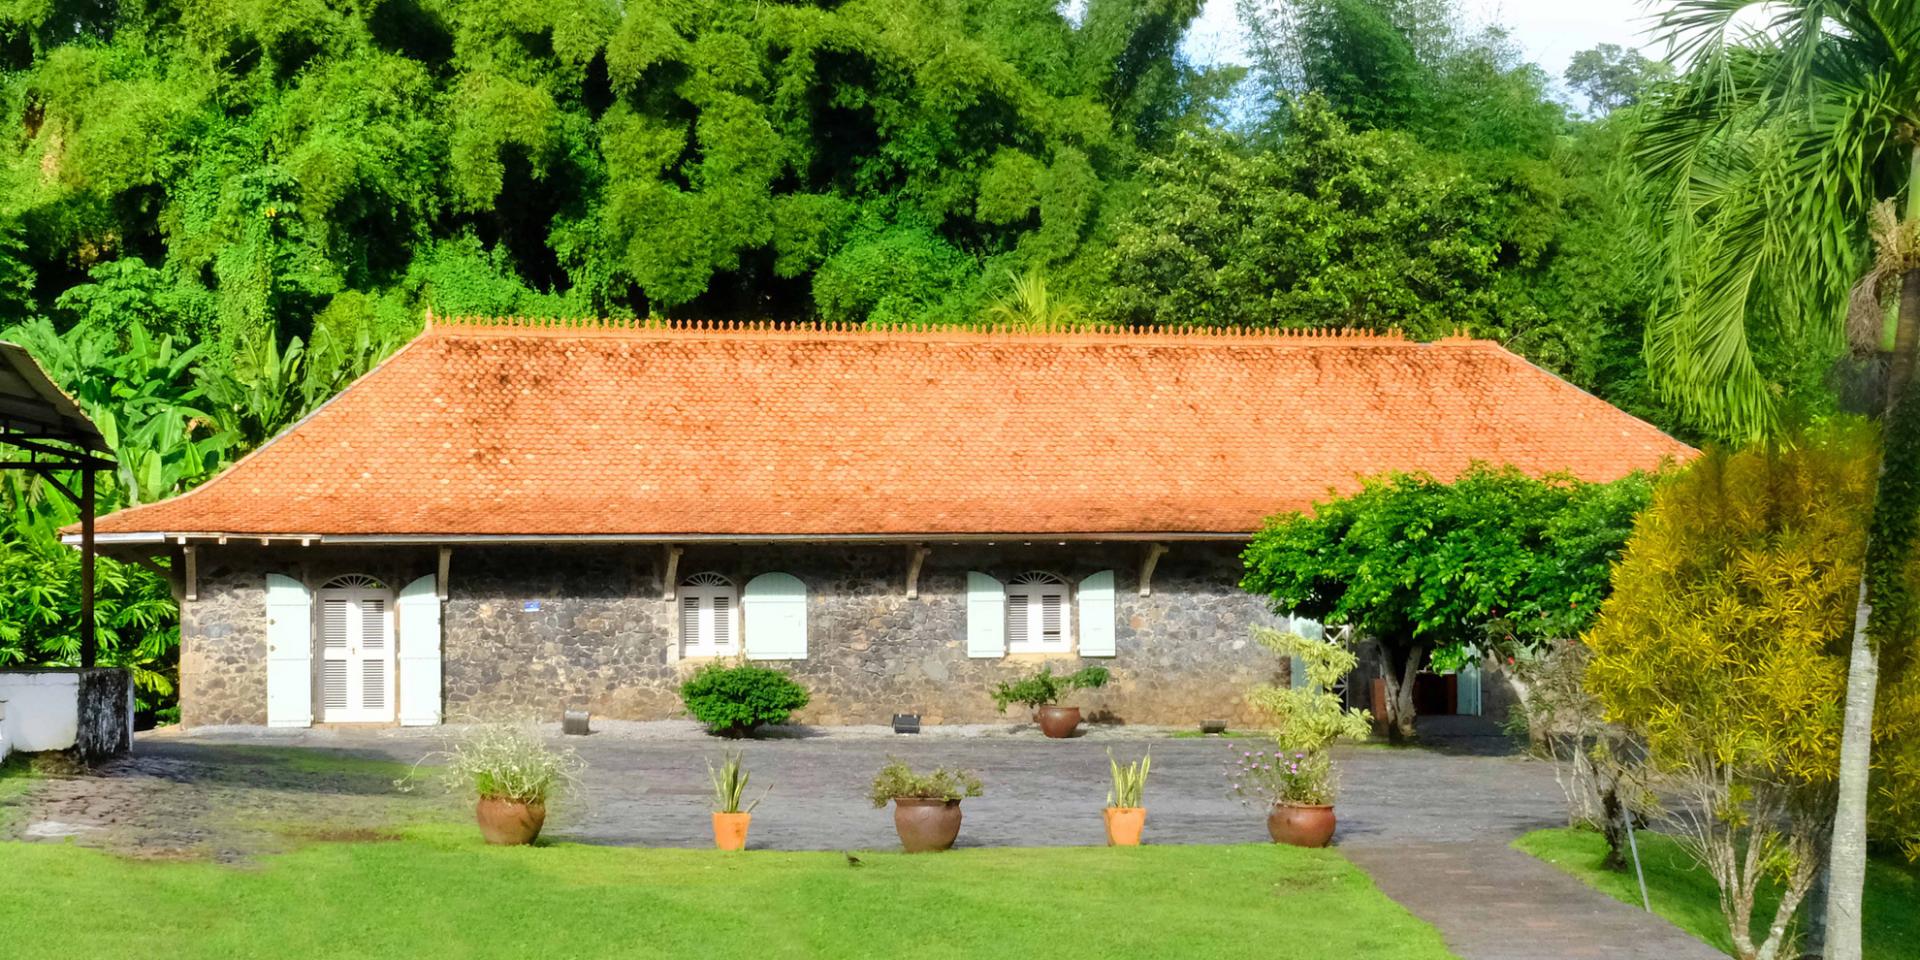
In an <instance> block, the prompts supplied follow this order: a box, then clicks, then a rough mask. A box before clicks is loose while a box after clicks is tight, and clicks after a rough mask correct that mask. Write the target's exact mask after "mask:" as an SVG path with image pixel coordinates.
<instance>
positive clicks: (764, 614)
mask: <svg viewBox="0 0 1920 960" xmlns="http://www.w3.org/2000/svg"><path fill="white" fill-rule="evenodd" d="M740 603H741V609H742V612H743V614H744V615H745V621H746V622H745V624H744V625H743V626H742V628H741V630H742V636H743V637H744V638H745V640H746V644H747V659H749V660H805V659H806V658H807V585H806V584H804V583H801V582H800V578H799V577H796V576H793V575H792V574H788V573H763V574H761V575H759V576H757V577H754V578H753V579H752V580H748V581H747V586H746V588H745V589H744V590H743V591H742V592H741V598H740Z"/></svg>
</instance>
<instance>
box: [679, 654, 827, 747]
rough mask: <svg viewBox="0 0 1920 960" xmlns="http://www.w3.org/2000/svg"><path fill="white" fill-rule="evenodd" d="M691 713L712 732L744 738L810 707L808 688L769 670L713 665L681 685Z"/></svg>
mask: <svg viewBox="0 0 1920 960" xmlns="http://www.w3.org/2000/svg"><path fill="white" fill-rule="evenodd" d="M680 700H681V702H683V703H685V704H686V705H687V712H688V713H691V714H693V718H694V719H695V720H698V721H700V722H701V723H703V724H705V725H706V727H707V730H708V732H710V733H717V734H721V735H722V736H728V737H743V736H746V735H747V734H749V733H752V732H753V729H754V728H755V727H758V726H760V725H761V724H763V723H785V722H787V717H789V716H791V715H792V713H793V711H795V710H798V709H800V708H801V707H804V706H806V705H807V688H806V687H803V686H801V685H800V684H798V683H795V682H794V680H793V678H792V677H789V676H787V675H786V674H784V673H781V672H780V671H778V670H773V669H770V668H768V667H755V666H748V665H746V664H741V665H739V666H724V665H722V664H718V663H709V664H707V665H706V666H704V667H701V668H700V669H699V671H698V672H696V673H694V675H693V676H691V677H688V678H687V682H685V683H683V684H681V685H680Z"/></svg>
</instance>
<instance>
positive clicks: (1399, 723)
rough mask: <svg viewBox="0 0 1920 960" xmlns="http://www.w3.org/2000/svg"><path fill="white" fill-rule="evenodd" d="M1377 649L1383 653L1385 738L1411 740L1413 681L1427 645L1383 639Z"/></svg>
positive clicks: (1389, 740)
mask: <svg viewBox="0 0 1920 960" xmlns="http://www.w3.org/2000/svg"><path fill="white" fill-rule="evenodd" d="M1380 652H1381V654H1382V655H1383V656H1382V660H1383V662H1382V663H1381V671H1380V673H1381V676H1383V677H1385V678H1386V680H1387V722H1386V727H1387V741H1388V742H1389V743H1407V742H1409V741H1411V740H1413V738H1414V734H1415V732H1416V731H1415V728H1414V719H1415V717H1414V713H1415V711H1414V707H1413V681H1414V678H1415V677H1417V676H1419V674H1420V662H1421V660H1422V659H1423V658H1425V657H1426V655H1427V647H1426V645H1425V644H1422V643H1414V644H1410V645H1408V646H1407V647H1405V648H1400V647H1399V645H1398V644H1394V645H1393V646H1388V645H1387V644H1386V643H1384V642H1383V643H1381V644H1380ZM1396 652H1399V654H1400V656H1403V657H1405V658H1406V659H1404V660H1400V659H1399V657H1396V656H1395V653H1396ZM1396 660H1398V661H1399V662H1395V661H1396Z"/></svg>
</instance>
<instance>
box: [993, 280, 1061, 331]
mask: <svg viewBox="0 0 1920 960" xmlns="http://www.w3.org/2000/svg"><path fill="white" fill-rule="evenodd" d="M1007 280H1008V281H1009V283H1010V284H1011V287H1010V289H1008V291H1007V293H1006V295H1004V296H1002V297H1000V298H999V299H997V300H995V301H994V302H993V303H992V304H991V305H990V306H988V307H987V319H988V320H990V321H992V322H994V323H996V324H1002V325H1005V326H1009V327H1014V328H1017V329H1025V330H1065V329H1067V328H1070V327H1073V326H1075V325H1077V324H1078V323H1079V322H1080V305H1079V304H1077V303H1075V302H1073V301H1071V300H1059V299H1055V298H1054V297H1053V296H1052V295H1051V294H1049V293H1048V292H1047V278H1046V277H1045V276H1044V275H1042V274H1041V273H1040V271H1038V270H1029V271H1027V272H1026V273H1025V274H1016V273H1014V272H1013V271H1011V270H1009V271H1007Z"/></svg>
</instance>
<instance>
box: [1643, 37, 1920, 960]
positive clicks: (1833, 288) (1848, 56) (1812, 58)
mask: <svg viewBox="0 0 1920 960" xmlns="http://www.w3.org/2000/svg"><path fill="white" fill-rule="evenodd" d="M1658 29H1660V30H1661V31H1663V32H1665V33H1666V34H1667V35H1668V37H1669V39H1670V40H1671V41H1672V42H1673V43H1674V49H1675V51H1676V59H1677V60H1680V61H1682V62H1691V63H1692V64H1693V67H1692V69H1691V70H1689V71H1688V73H1687V75H1686V76H1685V77H1683V78H1682V79H1681V80H1680V81H1679V83H1677V84H1676V85H1674V86H1673V87H1672V88H1670V89H1669V90H1667V91H1666V92H1665V93H1664V94H1663V95H1662V96H1660V97H1658V98H1656V101H1655V102H1654V103H1653V104H1652V106H1651V108H1650V110H1649V112H1648V116H1647V122H1646V126H1645V129H1644V130H1643V132H1642V133H1641V135H1640V136H1639V137H1638V138H1637V141H1636V142H1635V144H1634V145H1633V147H1632V154H1631V158H1632V160H1633V162H1634V164H1635V166H1636V167H1638V168H1639V170H1640V171H1641V173H1642V174H1643V175H1644V176H1645V178H1646V179H1647V182H1648V183H1649V184H1650V186H1651V187H1652V189H1653V190H1654V191H1655V192H1656V193H1655V195H1656V197H1657V202H1658V209H1659V211H1660V213H1659V222H1658V224H1657V227H1658V229H1657V233H1658V234H1659V235H1660V239H1659V240H1658V241H1656V242H1657V244H1658V246H1659V247H1660V249H1659V251H1658V253H1659V255H1660V256H1661V261H1660V262H1661V264H1662V265H1663V268H1664V270H1663V272H1664V274H1665V280H1666V286H1665V290H1666V296H1665V298H1664V300H1663V302H1662V305H1661V306H1662V309H1661V310H1660V311H1659V312H1658V316H1657V317H1656V318H1655V319H1654V320H1653V321H1652V322H1650V323H1649V325H1648V329H1647V336H1646V348H1647V359H1648V365H1649V368H1650V369H1651V370H1652V371H1653V373H1654V377H1655V380H1656V381H1657V382H1658V383H1659V384H1660V386H1661V388H1662V389H1663V391H1664V392H1665V393H1666V395H1667V397H1668V399H1669V400H1671V401H1672V402H1673V403H1674V404H1675V405H1676V406H1678V407H1679V408H1680V409H1681V410H1683V411H1684V412H1686V413H1688V414H1690V415H1691V416H1692V417H1694V418H1695V419H1696V420H1697V421H1698V422H1699V423H1701V424H1702V425H1703V426H1705V427H1706V428H1707V429H1709V430H1710V431H1711V432H1714V433H1716V434H1719V435H1721V436H1723V437H1727V438H1730V439H1741V440H1746V439H1755V438H1759V437H1764V436H1766V435H1768V434H1769V433H1770V432H1771V431H1772V430H1773V429H1774V428H1775V427H1776V425H1777V423H1778V421H1779V412H1778V409H1777V406H1778V405H1777V401H1776V399H1775V397H1774V395H1773V393H1772V390H1771V388H1770V384H1769V383H1768V381H1767V378H1766V376H1765V375H1764V373H1763V371H1762V370H1761V369H1760V367H1759V365H1758V364H1756V362H1755V357H1754V350H1753V346H1752V345H1753V342H1754V339H1755V338H1757V337H1769V338H1776V339H1777V340H1778V341H1780V342H1783V343H1787V344H1792V345H1793V346H1794V347H1795V348H1797V349H1800V350H1817V351H1823V352H1825V354H1826V355H1829V356H1834V355H1837V354H1838V353H1839V352H1840V351H1841V349H1842V348H1843V347H1844V346H1846V345H1847V344H1848V343H1849V341H1851V344H1852V346H1853V347H1854V349H1855V350H1856V352H1859V353H1863V354H1871V353H1877V354H1879V355H1880V361H1881V364H1880V369H1881V371H1882V373H1883V376H1882V378H1881V383H1880V387H1881V393H1880V396H1879V397H1878V398H1877V399H1878V403H1877V404H1876V406H1877V407H1878V412H1879V413H1880V415H1881V416H1882V417H1883V419H1884V420H1885V421H1886V423H1887V429H1886V447H1885V453H1884V459H1883V464H1884V465H1883V468H1882V474H1881V480H1880V488H1879V492H1878V495H1877V500H1876V505H1875V516H1874V520H1873V536H1872V545H1871V546H1870V547H1869V555H1868V573H1867V576H1866V577H1865V578H1863V581H1862V583H1861V586H1860V608H1859V613H1858V616H1857V618H1856V625H1855V628H1854V634H1853V638H1852V642H1851V647H1850V652H1849V667H1848V677H1847V698H1846V718H1845V721H1844V724H1843V731H1842V737H1841V761H1840V771H1839V802H1838V806H1837V809H1836V816H1835V821H1834V827H1833V840H1832V847H1831V851H1830V854H1829V856H1830V861H1829V863H1830V868H1829V874H1828V892H1827V909H1826V922H1825V927H1826V956H1827V957H1828V958H1830V960H1857V958H1858V957H1859V956H1860V902H1861V895H1862V889H1863V887H1864V885H1865V876H1866V817H1867V813H1866V807H1867V776H1868V768H1869V763H1868V761H1869V750H1870V747H1871V733H1872V728H1873V711H1874V698H1875V693H1876V687H1877V685H1878V675H1879V653H1878V650H1877V649H1876V647H1875V638H1877V636H1878V635H1879V634H1880V633H1881V627H1882V626H1883V624H1882V621H1883V620H1884V619H1887V618H1888V616H1889V613H1888V611H1886V610H1883V611H1881V612H1880V613H1879V614H1878V615H1876V613H1875V611H1874V609H1873V607H1872V605H1871V604H1872V603H1873V602H1874V601H1876V600H1878V599H1881V597H1880V596H1879V591H1877V590H1875V589H1872V583H1873V582H1874V581H1875V580H1876V578H1877V574H1876V571H1878V570H1894V569H1898V568H1899V565H1900V564H1901V563H1902V562H1903V560H1904V558H1905V556H1906V555H1907V554H1908V553H1909V552H1910V551H1911V549H1912V539H1913V536H1912V524H1911V518H1912V515H1913V513H1914V510H1915V507H1916V497H1917V496H1920V494H1916V493H1915V492H1913V491H1914V490H1915V488H1916V485H1920V391H1914V392H1911V393H1910V392H1909V390H1908V389H1907V388H1908V384H1909V383H1910V381H1911V380H1912V378H1913V372H1914V364H1915V359H1916V349H1915V348H1916V345H1917V344H1920V256H1917V254H1920V250H1915V249H1913V245H1912V244H1911V242H1910V240H1911V238H1912V237H1914V236H1915V228H1914V225H1915V224H1916V223H1920V0H1780V2H1773V3H1765V4H1762V3H1752V2H1748V0H1674V2H1673V3H1672V4H1671V6H1670V7H1669V8H1668V9H1667V10H1666V11H1665V12H1664V13H1663V14H1662V15H1661V16H1660V19H1659V27H1658ZM1901 198H1904V214H1903V217H1904V223H1901V222H1898V221H1899V220H1900V219H1901V216H1902V215H1896V214H1895V212H1894V211H1895V203H1896V201H1897V200H1899V199H1901ZM1876 211H1878V219H1879V220H1880V222H1881V223H1882V225H1883V229H1881V230H1877V231H1876V230H1874V229H1872V225H1873V223H1874V222H1875V220H1876ZM1888 222H1893V227H1894V229H1892V230H1887V229H1884V226H1885V225H1886V224H1887V223H1888ZM1876 234H1878V235H1879V236H1875V235H1876ZM1876 240H1877V241H1878V245H1879V246H1880V250H1879V251H1878V253H1879V256H1878V259H1877V261H1876V260H1875V259H1874V256H1873V254H1874V249H1873V248H1874V246H1875V241H1876ZM1863 278H1865V279H1864V281H1863ZM1896 287H1897V288H1898V296H1897V297H1895V296H1893V293H1894V290H1895V288H1896ZM1850 303H1851V306H1852V307H1853V309H1852V311H1851V312H1852V314H1853V317H1854V322H1853V323H1849V322H1848V316H1849V312H1850V311H1849V306H1850ZM1849 334H1851V336H1849Z"/></svg>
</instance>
